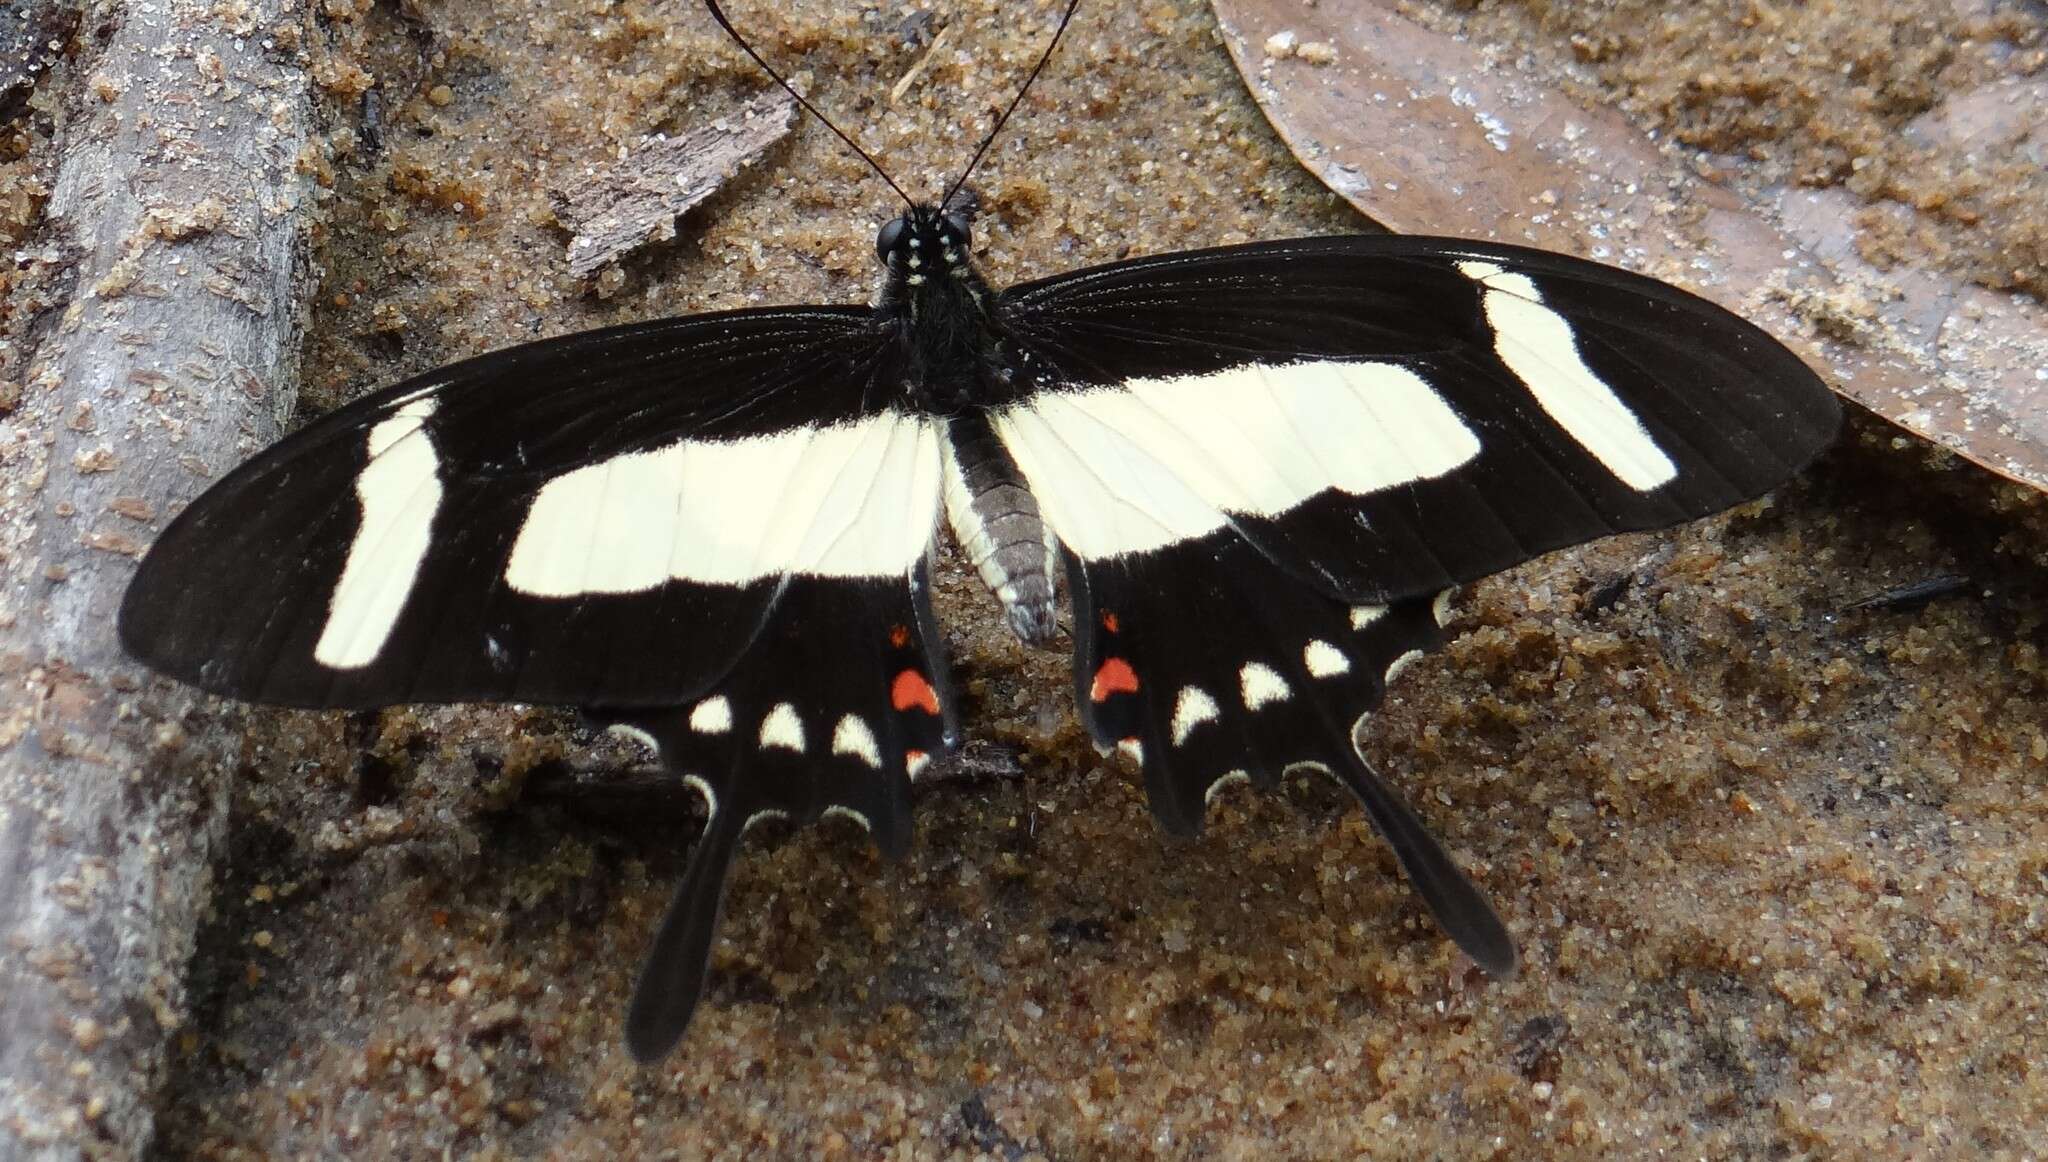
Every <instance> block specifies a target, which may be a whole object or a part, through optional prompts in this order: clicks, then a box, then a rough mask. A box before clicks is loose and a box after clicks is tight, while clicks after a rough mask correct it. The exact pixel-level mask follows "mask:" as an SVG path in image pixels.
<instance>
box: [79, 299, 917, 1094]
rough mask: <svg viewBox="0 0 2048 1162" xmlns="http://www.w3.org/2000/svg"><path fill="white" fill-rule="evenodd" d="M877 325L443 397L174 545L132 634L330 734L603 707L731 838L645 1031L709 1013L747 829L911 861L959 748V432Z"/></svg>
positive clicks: (210, 505) (768, 321)
mask: <svg viewBox="0 0 2048 1162" xmlns="http://www.w3.org/2000/svg"><path fill="white" fill-rule="evenodd" d="M871 319H872V315H871V313H870V312H868V311H865V310H833V309H812V310H787V311H782V310H778V311H744V312H736V313H732V314H725V315H706V316H697V317H693V318H682V319H668V320H662V321H659V322H654V323H647V324H641V325H635V326H628V327H623V328H617V329H613V330H607V331H597V332H590V333H586V334H580V335H572V336H568V337H566V338H562V339H555V340H549V341H546V342H541V343H535V344H530V345H527V346H524V347H518V348H513V349H510V350H507V351H501V352H497V353H494V354H491V355H486V356H484V357H482V358H479V359H473V360H470V361H468V362H465V363H459V364H455V365H453V366H451V367H447V368H443V369H441V370H439V371H436V372H433V373H431V374H429V375H427V376H423V377H421V378H419V379H415V380H413V381H411V382H408V383H404V384H400V385H398V386H397V387H394V388H391V389H389V390H387V391H383V392H380V393H378V394H376V395H373V396H371V397H369V398H367V399H365V400H362V401H361V402H359V403H356V404H354V405H351V406H350V407H347V408H344V409H342V410H340V411H337V412H335V413H333V414H331V415H328V416H325V417H322V418H321V419H319V420H316V421H314V422H313V423H312V424H310V425H309V426H307V427H306V428H305V429H303V430H301V431H299V432H298V433H296V434H294V435H293V436H291V437H289V438H287V439H285V440H283V441H280V442H279V443H278V444H276V445H275V446H273V447H272V448H270V449H269V450H268V451H266V452H264V453H263V454H261V455H259V456H257V457H256V458H255V459H253V460H251V461H249V462H248V463H247V464H245V465H243V466H242V467H240V468H238V469H236V470H235V471H234V472H232V473H230V474H229V475H228V476H227V478H225V479H224V480H222V481H221V482H220V483H219V484H218V485H216V486H215V487H214V488H213V489H211V490H210V491H208V492H207V493H206V494H205V495H203V496H201V497H200V498H199V499H198V500H196V501H194V502H193V503H192V505H191V506H190V507H189V508H187V509H186V510H185V512H184V513H183V514H181V515H180V516H179V517H178V519H177V520H175V521H173V522H172V524H171V525H170V527H169V528H167V529H166V530H165V531H164V533H163V534H162V536H160V537H159V538H158V540H157V542H156V544H155V546H154V547H152V548H151V550H150V552H149V554H148V555H147V557H145V558H144V560H143V562H142V564H141V566H140V568H139V570H138V572H137V574H136V577H135V579H134V581H133V582H132V583H131V584H130V586H129V590H128V593H127V596H126V599H125V600H124V602H123V605H122V610H121V626H120V628H121V638H122V642H123V644H124V645H125V646H126V647H127V648H128V650H129V652H130V653H131V654H133V655H134V656H135V657H137V658H138V659H140V660H142V661H144V662H147V663H149V664H150V665H152V666H154V667H155V668H157V669H159V670H162V671H164V672H166V673H169V674H171V675H173V676H175V677H179V678H183V679H185V680H186V681H189V682H192V683H194V684H196V685H200V686H203V687H205V688H207V689H210V690H215V691H218V692H221V693H226V694H231V695H235V696H237V697H241V698H247V699H252V700H258V701H268V702H282V703H288V704H297V705H309V706H376V705H382V704H386V703H392V702H417V701H455V700H516V701H527V702H551V703H560V704H567V705H575V706H580V707H586V708H592V707H595V708H597V709H594V710H592V711H591V713H592V714H593V715H594V716H595V717H597V718H598V719H599V720H601V721H605V722H608V723H610V724H612V725H614V726H618V727H622V728H625V729H627V730H628V731H630V732H632V733H634V734H636V736H638V737H639V738H641V739H642V741H644V742H646V743H648V744H650V745H651V746H652V747H653V748H654V750H655V751H656V753H657V754H658V756H659V758H660V760H661V763H662V765H663V767H664V769H666V770H667V771H669V772H670V773H671V774H673V775H675V776H676V777H678V778H680V779H682V780H684V781H686V782H688V783H689V784H690V785H692V786H694V787H696V788H697V789H698V790H700V791H701V792H703V794H704V795H705V798H706V800H707V802H708V804H709V806H710V808H711V811H710V822H709V824H708V826H707V828H706V830H705V833H704V835H703V837H702V839H700V841H699V842H698V845H697V848H696V850H695V851H694V852H693V853H692V855H691V859H690V865H689V870H688V871H687V872H686V874H685V876H684V879H683V883H682V884H681V885H680V886H679V887H678V889H677V892H676V897H675V902H674V903H673V904H672V906H671V907H670V910H669V913H668V916H667V918H666V920H664V922H663V924H662V926H661V929H660V931H659V932H658V933H657V935H656V937H655V940H654V943H653V946H652V950H651V951H650V953H649V955H648V958H647V961H646V965H645V967H644V969H643V970H642V974H641V981H640V986H639V988H638V990H637V992H636V994H635V999H634V1003H633V1008H632V1012H631V1015H630V1019H629V1022H628V1037H627V1042H628V1045H629V1047H630V1048H631V1049H632V1050H633V1051H634V1052H635V1053H636V1054H638V1055H639V1056H641V1057H642V1058H643V1059H651V1058H653V1057H657V1056H660V1055H661V1054H663V1053H665V1052H667V1051H668V1049H669V1048H670V1047H672V1046H673V1045H674V1043H675V1041H676V1039H677V1038H678V1037H680V1036H681V1034H682V1030H683V1028H684V1026H685V1024H686V1023H687V1022H688V1020H689V1016H690V1013H691V1011H692V1009H693V1008H694V1007H695V1005H696V1002H697V998H698V996H699V995H700V993H701V991H702V987H703V979H704V971H705V966H706V964H707V961H708V957H709V952H710V947H711V940H712V937H713V935H714V933H715V931H716V926H717V920H718V907H719V899H720V896H721V894H722V892H723V888H724V883H725V873H726V869H727V866H728V865H729V863H730V862H731V859H732V857H733V854H734V852H735V850H736V848H737V845H738V842H739V838H740V835H741V834H742V832H744V830H745V829H746V827H747V825H748V824H749V823H751V822H753V821H754V820H755V819H757V818H759V817H761V816H762V815H764V814H773V815H782V816H788V817H794V818H797V819H799V820H802V821H810V820H813V819H816V818H817V817H819V816H820V815H823V814H833V813H843V814H847V815H850V816H852V817H853V818H855V819H857V820H859V821H860V822H861V823H862V824H863V825H865V826H866V827H867V828H868V829H869V830H870V831H871V832H872V833H873V835H874V838H875V840H876V842H877V843H878V844H879V845H880V846H881V848H882V849H883V851H884V852H885V853H887V854H890V855H892V856H893V855H898V854H900V853H901V852H902V851H903V850H904V848H905V847H906V846H907V844H908V840H909V834H910V821H909V799H908V795H909V781H910V778H911V777H912V776H913V775H914V774H915V773H916V771H917V770H918V769H919V768H920V767H921V766H922V765H923V763H925V762H927V761H929V760H930V759H931V758H934V757H936V756H937V755H938V754H940V753H942V752H944V751H946V750H948V749H950V748H951V747H952V746H953V745H954V742H955V732H954V728H953V719H952V710H951V698H950V695H949V693H948V691H947V689H946V679H945V674H944V662H943V659H942V657H941V656H940V651H939V647H938V638H937V635H936V633H935V631H934V629H933V625H932V615H931V608H930V596H929V592H928V590H927V587H926V582H925V576H924V561H925V558H926V555H927V552H928V550H929V547H930V541H931V537H932V532H933V529H934V527H935V522H936V518H937V512H938V504H939V499H938V496H939V492H938V489H939V472H940V453H939V445H938V441H939V439H940V438H941V435H940V431H939V429H938V427H937V426H936V424H935V422H934V421H932V420H930V419H929V418H928V417H923V416H915V415H905V414H901V413H898V412H895V411H892V410H891V409H889V408H887V407H885V406H883V404H882V403H881V402H880V401H883V400H884V399H885V398H887V397H888V396H889V395H890V394H893V391H894V389H895V388H896V387H897V386H898V385H899V384H900V382H901V379H902V377H903V375H904V368H903V366H902V365H901V359H902V351H901V347H900V344H899V343H898V342H897V339H896V337H895V335H894V334H892V333H891V332H889V331H887V330H885V329H882V328H878V327H876V326H875V325H874V324H873V323H872V322H871Z"/></svg>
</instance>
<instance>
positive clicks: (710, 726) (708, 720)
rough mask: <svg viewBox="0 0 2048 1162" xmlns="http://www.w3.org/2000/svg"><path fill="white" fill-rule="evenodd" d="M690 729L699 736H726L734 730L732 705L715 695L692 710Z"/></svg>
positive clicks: (721, 695)
mask: <svg viewBox="0 0 2048 1162" xmlns="http://www.w3.org/2000/svg"><path fill="white" fill-rule="evenodd" d="M690 729H691V730H694V731H696V732H697V733H698V734H724V733H725V732H726V731H728V730H731V729H732V703H730V702H727V701H726V700H725V695H723V694H713V695H712V696H711V697H709V698H706V699H705V700H704V701H702V702H699V703H697V705H695V706H693V707H691V708H690Z"/></svg>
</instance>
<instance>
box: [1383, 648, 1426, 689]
mask: <svg viewBox="0 0 2048 1162" xmlns="http://www.w3.org/2000/svg"><path fill="white" fill-rule="evenodd" d="M1420 657H1422V651H1421V650H1409V651H1408V652H1407V653H1405V654H1402V655H1401V656H1400V657H1398V658H1395V659H1394V660H1393V662H1392V663H1390V664H1389V665H1388V666H1387V679H1386V680H1387V684H1388V685H1392V684H1393V681H1394V679H1395V678H1398V677H1400V676H1401V671H1403V670H1405V669H1407V668H1408V667H1410V666H1412V665H1414V664H1415V662H1416V659H1418V658H1420Z"/></svg>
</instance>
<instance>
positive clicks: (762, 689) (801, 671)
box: [593, 567, 957, 1061]
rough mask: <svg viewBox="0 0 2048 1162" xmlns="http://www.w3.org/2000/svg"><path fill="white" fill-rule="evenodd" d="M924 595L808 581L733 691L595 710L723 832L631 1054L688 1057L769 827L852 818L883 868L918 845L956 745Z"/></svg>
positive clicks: (651, 967)
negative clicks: (739, 884)
mask: <svg viewBox="0 0 2048 1162" xmlns="http://www.w3.org/2000/svg"><path fill="white" fill-rule="evenodd" d="M911 582H912V589H911V591H909V592H905V591H904V590H903V589H902V588H901V587H900V586H895V585H883V584H869V585H857V584H848V583H844V582H833V583H822V582H816V581H797V582H793V583H792V584H791V587H790V590H789V592H788V593H786V594H785V595H784V597H783V599H782V602H781V604H780V606H779V607H778V613H777V616H776V617H775V618H774V619H773V623H772V625H771V627H770V629H769V630H768V631H767V632H766V633H764V634H763V635H762V636H761V638H760V639H759V640H757V641H756V642H755V643H754V648H753V650H752V651H750V652H749V653H748V654H747V656H746V657H744V658H742V659H740V661H739V663H738V664H737V665H735V666H734V667H733V669H732V670H731V672H729V673H728V674H727V675H726V676H725V677H724V678H723V679H722V680H721V681H720V683H719V685H718V692H717V693H716V694H715V695H712V696H711V697H710V698H707V699H705V700H703V701H700V702H698V703H697V704H695V705H693V706H685V707H681V708H677V709H655V710H623V711H594V712H593V717H596V718H598V719H599V720H600V721H605V722H609V723H611V724H613V725H615V726H619V727H624V728H626V729H627V730H629V731H630V732H632V733H634V734H635V735H637V736H638V737H640V738H641V739H642V740H643V741H645V742H646V743H648V744H649V745H650V746H651V747H652V748H653V749H654V750H655V752H656V753H657V754H658V755H659V756H660V759H661V763H662V766H663V767H664V768H665V769H667V770H668V771H670V772H671V773H673V774H675V775H677V776H679V777H681V778H683V779H685V780H686V781H688V782H689V783H690V784H691V785H692V786H694V787H696V788H697V789H698V790H699V791H700V792H701V793H702V794H703V795H704V798H705V802H706V806H707V807H708V808H709V816H710V818H709V821H708V822H707V823H706V825H705V829H704V834H703V837H702V838H701V839H699V840H698V841H697V846H696V848H695V849H694V850H692V851H691V853H690V863H689V867H688V869H687V870H686V871H685V872H684V874H683V882H682V883H681V884H680V885H678V886H677V888H676V894H675V898H674V900H673V902H671V903H670V905H669V909H668V914H667V915H666V916H664V917H663V919H662V922H661V927H660V928H659V929H658V930H657V931H656V933H655V937H654V942H653V944H652V945H651V946H650V947H649V950H648V953H647V958H646V960H645V962H644V963H643V965H642V967H641V969H640V980H639V984H638V985H637V986H636V987H635V989H634V993H633V1004H632V1008H631V1009H630V1011H629V1012H628V1014H627V1017H626V1045H627V1047H628V1048H629V1049H631V1050H632V1052H633V1055H634V1056H635V1057H637V1058H639V1059H640V1060H642V1061H653V1060H656V1059H658V1058H660V1057H662V1056H663V1055H665V1054H667V1053H668V1051H669V1050H670V1049H672V1048H674V1047H675V1044H676V1042H677V1041H678V1040H679V1039H680V1038H681V1037H682V1035H683V1030H684V1029H685V1028H686V1027H687V1026H688V1024H689V1021H690V1015H691V1014H692V1013H693V1012H694V1011H695V1010H696V1007H697V1001H698V999H699V998H700V997H701V996H702V995H703V991H704V979H705V974H706V970H707V968H708V967H709V963H710V958H711V943H712V940H713V938H714V937H715V936H716V935H717V931H718V919H719V908H720V901H721V899H722V897H723V895H724V890H725V878H726V872H727V870H728V869H729V868H730V867H731V864H732V859H733V856H734V855H735V854H736V852H737V850H738V845H739V839H740V836H741V835H742V833H744V832H745V831H746V829H747V827H748V826H749V825H750V824H752V823H753V822H754V821H755V820H757V819H760V818H762V817H764V816H774V817H780V818H790V819H794V820H796V821H798V822H803V823H809V822H812V821H814V820H816V819H817V818H819V817H820V816H821V815H828V814H839V815H847V816H850V817H852V818H853V819H855V820H856V821H858V822H859V823H861V824H862V825H863V826H865V827H866V828H867V829H868V831H869V832H870V833H871V834H872V835H873V836H874V839H875V842H876V844H877V845H878V846H880V847H881V849H882V852H883V854H885V855H887V856H889V857H890V858H892V859H893V858H897V857H899V856H901V855H902V854H903V852H904V851H905V850H906V849H907V848H908V847H909V844H910V794H909V792H910V779H911V778H913V777H915V775H916V773H917V772H918V771H919V770H920V769H922V767H923V766H924V764H925V763H926V762H928V761H930V760H931V759H932V758H935V757H937V756H938V755H940V754H943V753H945V752H946V751H949V750H951V749H952V748H953V746H954V745H955V743H956V741H957V738H956V730H955V723H954V719H953V715H952V709H951V708H952V698H951V695H950V693H949V691H948V690H947V689H946V688H945V677H944V667H943V664H942V661H941V659H940V657H939V647H938V640H939V639H938V635H937V631H936V628H935V626H934V625H933V623H932V617H931V609H930V602H929V594H928V592H927V590H926V583H925V575H924V570H923V569H922V568H921V567H920V568H919V569H917V570H916V571H915V572H914V573H913V575H912V578H911Z"/></svg>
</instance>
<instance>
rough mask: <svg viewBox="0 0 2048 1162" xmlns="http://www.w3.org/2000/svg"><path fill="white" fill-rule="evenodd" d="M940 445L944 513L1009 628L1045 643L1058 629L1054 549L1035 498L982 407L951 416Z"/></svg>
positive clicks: (1029, 640) (1025, 638) (1033, 641)
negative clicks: (942, 449) (943, 461)
mask: <svg viewBox="0 0 2048 1162" xmlns="http://www.w3.org/2000/svg"><path fill="white" fill-rule="evenodd" d="M945 447H946V472H945V496H946V519H947V522H948V523H950V524H951V525H952V526H953V537H954V539H955V540H957V541H958V542H959V544H960V549H961V551H962V552H964V553H966V554H967V559H968V561H969V562H970V563H971V564H972V565H973V566H974V568H975V571H976V572H978V573H980V574H981V580H982V583H983V584H985V585H987V586H988V587H989V590H990V591H991V592H993V593H994V594H995V595H996V598H997V599H998V600H1000V601H1001V602H1002V603H1003V615H1004V617H1006V618H1007V619H1008V620H1009V623H1010V629H1011V631H1012V632H1014V633H1015V634H1016V635H1017V637H1018V638H1019V639H1020V640H1022V641H1023V642H1025V643H1026V644H1027V645H1034V646H1043V645H1047V644H1050V643H1051V641H1052V638H1053V634H1054V632H1055V631H1056V630H1057V629H1058V624H1057V617H1056V615H1055V609H1054V598H1053V580H1052V578H1053V573H1052V569H1053V549H1052V538H1051V536H1050V535H1049V534H1048V533H1047V531H1046V527H1045V521H1044V519H1043V518H1042V517H1041V516H1040V515H1039V511H1038V499H1037V498H1036V497H1034V496H1033V495H1032V494H1031V489H1030V488H1029V487H1027V486H1026V485H1025V483H1024V474H1023V473H1022V472H1020V471H1019V470H1018V468H1017V462H1016V461H1015V460H1013V459H1011V458H1010V454H1009V452H1007V451H1005V450H1004V448H1003V445H1002V442H1001V441H1000V440H998V439H997V438H996V434H995V430H994V429H993V428H991V427H990V426H989V422H988V418H987V416H985V415H984V414H982V413H981V412H979V411H969V412H965V413H963V414H961V415H958V416H955V417H953V418H952V419H951V420H949V421H948V422H947V440H946V442H945Z"/></svg>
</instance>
